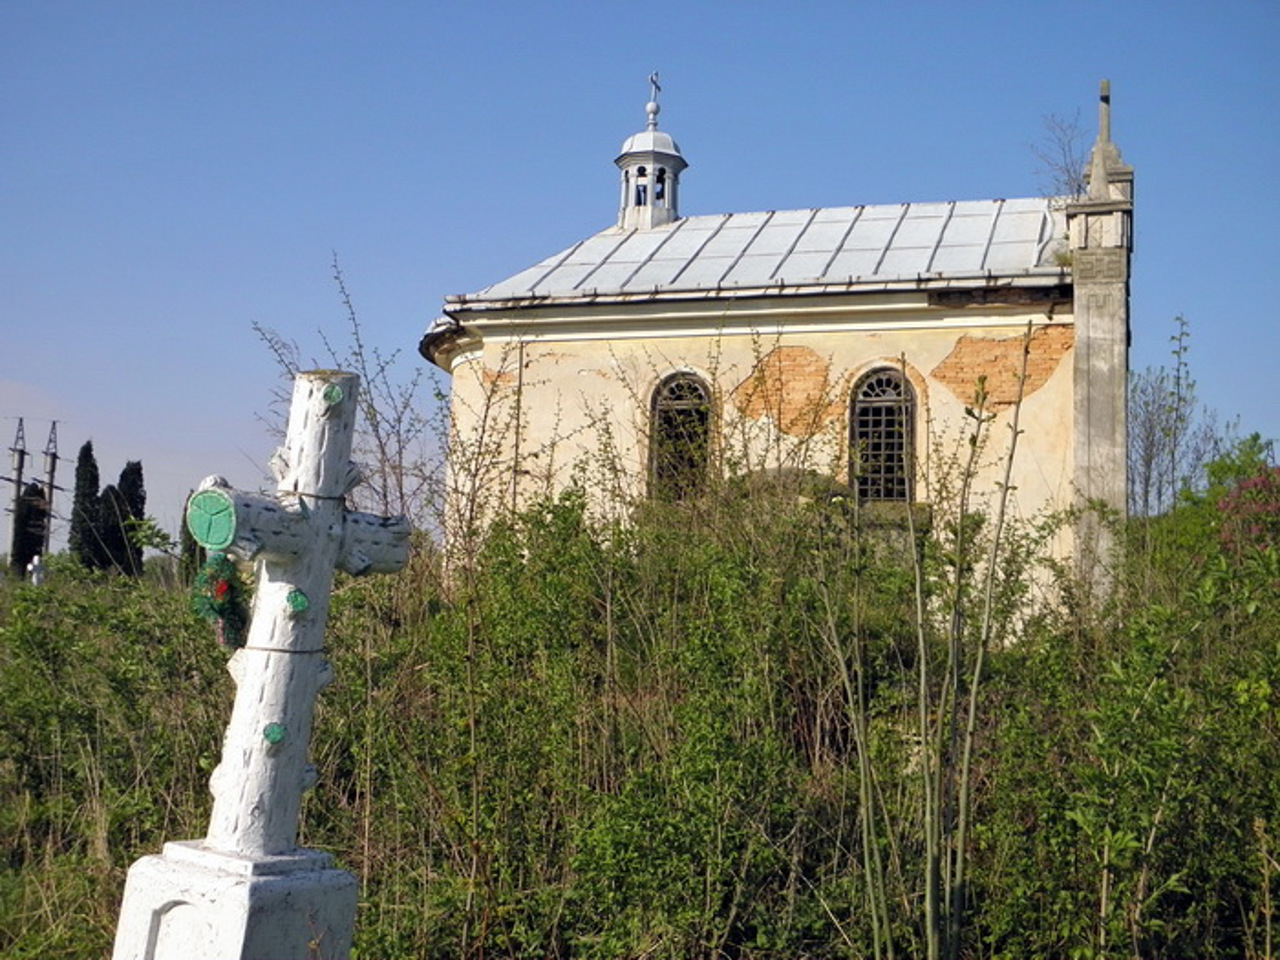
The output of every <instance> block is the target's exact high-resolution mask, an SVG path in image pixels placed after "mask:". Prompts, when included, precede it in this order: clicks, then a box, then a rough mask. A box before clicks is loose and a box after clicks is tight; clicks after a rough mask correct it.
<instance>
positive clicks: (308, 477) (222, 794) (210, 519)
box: [114, 371, 409, 960]
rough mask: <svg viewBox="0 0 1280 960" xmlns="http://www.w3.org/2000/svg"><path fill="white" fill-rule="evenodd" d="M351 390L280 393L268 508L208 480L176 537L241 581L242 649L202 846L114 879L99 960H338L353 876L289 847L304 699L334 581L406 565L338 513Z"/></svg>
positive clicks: (311, 687)
mask: <svg viewBox="0 0 1280 960" xmlns="http://www.w3.org/2000/svg"><path fill="white" fill-rule="evenodd" d="M358 388H359V378H358V377H356V376H355V375H354V374H349V373H339V372H333V371H315V372H311V373H303V374H300V375H299V377H298V379H297V382H296V383H295V385H294V392H293V403H292V406H291V408H290V412H289V429H288V434H287V437H286V440H285V445H284V446H283V447H281V448H280V449H279V450H278V451H276V454H275V456H274V457H273V458H272V461H271V467H272V471H273V472H274V474H275V476H276V479H277V480H278V481H279V483H278V486H277V490H276V494H275V496H264V495H261V494H253V493H245V492H242V491H239V490H233V489H231V487H230V486H229V485H227V483H226V481H224V480H222V479H221V478H220V477H210V478H208V479H207V480H205V482H204V483H203V484H201V487H200V490H199V491H198V492H197V493H196V494H195V495H194V496H193V497H192V498H191V500H190V501H189V503H188V507H187V525H188V529H190V530H191V532H192V534H193V535H194V536H195V538H196V540H197V541H199V542H200V543H201V544H202V545H203V546H204V547H206V548H207V549H210V550H215V551H226V552H228V553H231V554H232V555H234V556H237V557H239V558H241V559H244V560H253V561H255V563H256V567H257V585H256V588H255V590H254V598H253V613H252V619H251V621H250V626H249V631H248V636H247V638H246V640H245V644H244V647H243V648H242V649H240V650H238V651H236V653H235V654H234V655H233V656H232V658H231V662H230V664H229V667H228V669H229V670H230V671H231V675H232V677H234V679H235V682H236V699H235V706H234V707H233V708H232V714H231V722H230V724H229V725H228V727H227V731H226V736H225V739H224V742H223V748H222V762H221V764H219V766H218V768H217V769H216V770H215V771H214V773H213V777H212V778H211V780H210V783H209V786H210V789H211V791H212V793H213V796H214V804H213V814H212V816H211V817H210V823H209V833H208V836H206V838H205V839H204V841H202V842H200V841H193V842H180V843H167V844H165V849H164V854H163V855H162V856H159V857H144V858H143V859H142V860H139V861H138V862H137V863H135V864H134V866H133V867H132V868H131V869H130V871H129V880H128V883H127V885H126V888H125V899H124V904H123V905H122V907H121V914H120V925H119V928H118V929H117V932H116V946H115V954H114V958H115V960H134V958H137V960H144V958H145V960H179V958H180V960H204V958H209V960H213V958H215V957H218V958H222V957H237V958H244V960H251V958H256V957H263V958H266V957H271V958H280V960H283V958H294V957H297V958H299V960H301V958H311V957H326V958H328V957H345V956H347V955H348V953H349V951H350V943H351V928H352V923H353V919H354V914H355V900H356V887H355V878H354V877H352V876H351V875H350V874H348V873H346V872H345V871H341V870H336V869H333V867H332V859H331V858H330V857H329V855H328V854H326V853H322V852H320V851H314V850H301V849H298V848H297V835H298V814H299V811H300V809H301V805H302V794H303V792H304V791H305V790H306V789H308V788H309V787H311V786H312V785H313V784H314V783H315V770H314V768H313V767H311V766H310V765H309V763H308V759H307V754H308V747H309V743H310V738H311V723H312V717H313V714H314V711H315V702H316V696H317V694H318V693H319V691H320V690H321V689H322V688H323V687H324V686H325V685H326V684H328V683H329V681H330V679H331V678H332V670H331V668H330V667H329V664H328V663H327V662H326V661H325V659H324V655H323V645H324V628H325V621H326V619H327V618H328V611H329V592H330V587H331V585H332V581H333V571H334V568H335V567H337V568H338V569H341V570H345V571H346V572H348V573H352V574H357V575H358V574H364V573H374V572H391V571H395V570H398V569H400V568H401V567H403V566H404V564H405V562H406V561H407V559H408V548H409V542H408V538H409V525H408V523H407V521H405V520H404V519H403V518H386V517H378V516H374V515H371V514H366V513H357V512H354V511H350V510H347V509H346V507H345V505H344V498H345V497H346V494H347V493H348V492H349V491H350V490H351V489H352V488H353V487H354V486H355V485H356V484H357V483H359V482H360V473H359V470H358V469H357V468H356V467H355V465H354V464H352V463H351V462H350V461H349V460H348V457H349V455H350V452H351V438H352V434H353V431H354V427H355V418H356V412H357V403H356V395H357V390H358Z"/></svg>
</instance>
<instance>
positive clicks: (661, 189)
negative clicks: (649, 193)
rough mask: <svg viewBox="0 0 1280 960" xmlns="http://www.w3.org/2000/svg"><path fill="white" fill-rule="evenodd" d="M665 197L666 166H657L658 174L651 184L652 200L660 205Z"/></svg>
mask: <svg viewBox="0 0 1280 960" xmlns="http://www.w3.org/2000/svg"><path fill="white" fill-rule="evenodd" d="M666 199H667V168H666V167H659V168H658V175H657V176H656V177H655V178H654V184H653V200H654V203H657V204H659V205H661V204H662V203H663V202H665V201H666Z"/></svg>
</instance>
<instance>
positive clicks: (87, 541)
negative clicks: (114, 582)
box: [68, 440, 103, 570]
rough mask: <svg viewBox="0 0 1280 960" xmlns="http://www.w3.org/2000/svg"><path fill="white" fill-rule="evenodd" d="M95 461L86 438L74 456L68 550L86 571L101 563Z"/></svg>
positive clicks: (90, 445)
mask: <svg viewBox="0 0 1280 960" xmlns="http://www.w3.org/2000/svg"><path fill="white" fill-rule="evenodd" d="M98 486H99V477H98V460H97V458H96V457H95V456H94V455H93V441H92V440H86V441H85V442H84V446H82V447H81V448H80V454H79V456H78V457H77V458H76V485H75V494H74V495H73V497H72V501H71V533H70V539H69V541H68V546H69V547H70V550H71V553H72V555H73V556H74V557H76V558H77V559H78V560H79V561H80V562H81V563H82V564H84V565H85V566H86V567H88V568H89V569H90V570H96V569H99V568H101V567H102V566H103V551H102V544H101V542H100V539H99V526H100V517H101V514H102V504H101V500H100V498H99V495H98Z"/></svg>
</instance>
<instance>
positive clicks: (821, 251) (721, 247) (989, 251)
mask: <svg viewBox="0 0 1280 960" xmlns="http://www.w3.org/2000/svg"><path fill="white" fill-rule="evenodd" d="M1065 233H1066V220H1065V217H1064V215H1063V213H1062V210H1061V205H1060V204H1059V203H1057V202H1056V201H1055V200H1053V199H1052V198H1031V199H1020V200H973V201H953V202H948V203H904V204H899V205H885V206H862V207H831V208H825V209H814V210H781V211H769V212H765V213H731V214H722V215H714V216H697V217H684V218H682V219H679V220H676V221H675V222H674V223H670V224H666V225H664V226H661V227H654V228H652V229H647V230H623V229H620V228H618V227H610V228H609V229H607V230H603V231H601V232H600V233H597V234H596V235H594V236H592V237H588V238H587V239H586V240H583V241H581V242H580V243H577V244H574V245H573V246H572V247H570V248H569V249H568V250H565V251H563V252H561V253H558V254H556V255H555V256H553V257H548V258H547V259H546V260H543V261H542V262H541V263H538V264H536V265H534V266H532V267H530V268H529V269H527V270H522V271H521V272H520V273H517V274H516V275H515V276H513V277H509V278H508V279H506V280H502V281H499V282H498V283H495V284H493V285H491V286H488V287H486V288H484V289H483V290H481V291H479V292H478V293H474V294H469V295H466V296H462V297H450V298H449V302H450V303H451V304H454V305H461V304H468V303H475V302H477V301H486V302H490V303H492V302H494V301H508V302H509V301H529V300H535V301H539V302H544V303H545V302H547V301H548V300H550V301H555V300H561V299H563V300H581V299H583V298H591V299H599V298H609V297H615V296H617V297H626V298H628V299H631V298H635V297H637V296H639V295H645V294H651V295H652V294H678V293H697V292H707V291H722V292H723V291H725V290H726V289H728V290H732V289H749V288H757V289H764V288H774V289H779V288H783V289H785V288H808V287H830V286H832V285H840V286H842V287H851V286H856V285H859V284H873V285H876V286H882V285H883V284H885V283H896V282H901V281H917V282H919V281H934V282H945V281H947V280H948V279H949V278H963V277H967V278H974V277H986V278H991V277H1000V278H1009V279H1011V278H1016V277H1018V276H1027V275H1030V274H1040V275H1044V274H1048V273H1054V274H1056V273H1057V272H1058V267H1057V265H1056V264H1055V263H1054V253H1055V252H1056V247H1057V242H1056V241H1060V240H1062V239H1063V237H1064V236H1065Z"/></svg>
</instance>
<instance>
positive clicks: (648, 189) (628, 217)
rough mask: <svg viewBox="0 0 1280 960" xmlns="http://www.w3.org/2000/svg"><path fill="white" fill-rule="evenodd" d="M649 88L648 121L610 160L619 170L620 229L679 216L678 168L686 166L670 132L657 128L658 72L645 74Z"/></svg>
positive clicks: (657, 224)
mask: <svg viewBox="0 0 1280 960" xmlns="http://www.w3.org/2000/svg"><path fill="white" fill-rule="evenodd" d="M649 83H650V84H651V86H652V92H651V95H650V99H649V102H648V103H647V104H645V107H644V109H645V113H646V114H648V116H649V123H648V125H647V127H646V129H645V130H642V131H641V132H640V133H637V134H635V135H634V136H631V137H628V138H627V139H626V141H625V142H624V143H623V144H622V152H621V153H619V154H618V159H616V160H614V161H613V162H614V163H615V164H617V165H618V169H619V170H621V171H622V202H621V204H620V205H619V210H618V226H619V227H621V228H623V229H624V230H646V229H648V228H650V227H660V226H662V225H663V224H665V223H671V222H672V221H673V220H676V219H678V218H679V216H680V212H679V206H678V205H677V200H678V199H679V196H680V191H679V185H680V172H681V171H682V170H684V168H685V167H687V166H688V164H687V163H685V160H684V157H682V156H681V155H680V148H679V147H678V146H676V142H675V140H673V139H672V137H671V134H669V133H666V132H664V131H662V130H659V129H658V111H659V110H660V109H661V108H660V107H659V106H658V94H659V93H660V92H661V90H662V88H661V87H660V86H658V75H657V74H656V73H655V74H653V75H652V76H650V77H649Z"/></svg>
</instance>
